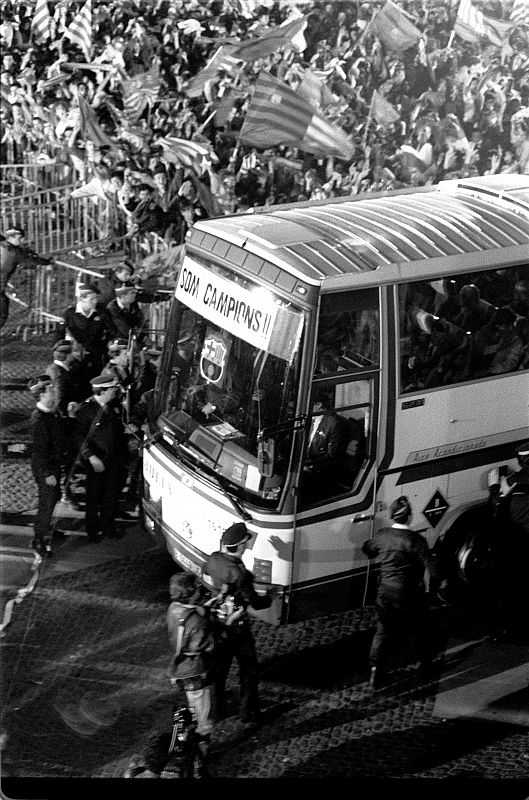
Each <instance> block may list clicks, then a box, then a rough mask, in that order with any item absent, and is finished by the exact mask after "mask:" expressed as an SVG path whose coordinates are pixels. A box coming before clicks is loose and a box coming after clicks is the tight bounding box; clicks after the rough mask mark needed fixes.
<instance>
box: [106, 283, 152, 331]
mask: <svg viewBox="0 0 529 800" xmlns="http://www.w3.org/2000/svg"><path fill="white" fill-rule="evenodd" d="M115 293H116V297H115V298H114V300H111V301H110V303H109V304H108V305H107V307H106V308H105V310H104V311H103V317H104V320H105V326H106V328H107V330H108V332H109V335H110V336H111V337H112V338H115V339H117V338H122V339H127V340H128V338H129V334H130V333H131V331H132V332H133V333H134V334H135V336H136V341H137V342H138V343H141V342H142V341H143V339H145V336H146V331H145V330H144V329H145V325H146V321H145V315H144V313H143V311H142V310H141V308H140V306H139V304H138V303H137V301H136V293H137V289H136V287H135V286H134V285H133V284H123V285H122V286H118V287H116V289H115Z"/></svg>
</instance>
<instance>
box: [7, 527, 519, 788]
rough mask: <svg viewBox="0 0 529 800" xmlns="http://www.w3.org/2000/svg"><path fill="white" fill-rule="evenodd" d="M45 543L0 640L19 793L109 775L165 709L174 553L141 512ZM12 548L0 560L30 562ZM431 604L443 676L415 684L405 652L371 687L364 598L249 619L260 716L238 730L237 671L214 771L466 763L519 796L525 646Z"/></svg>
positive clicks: (417, 768)
mask: <svg viewBox="0 0 529 800" xmlns="http://www.w3.org/2000/svg"><path fill="white" fill-rule="evenodd" d="M70 524H71V525H72V527H74V524H75V523H70ZM30 536H31V531H30V529H22V530H20V529H18V530H17V529H14V530H13V529H12V528H6V527H5V526H4V528H3V530H2V544H3V546H5V547H9V548H11V552H12V555H15V556H16V555H17V552H18V551H16V550H15V548H17V547H19V548H20V550H21V552H20V553H19V555H20V557H21V558H24V557H25V555H26V553H27V552H28V547H29V541H30ZM56 549H57V553H56V557H55V558H54V559H52V560H51V561H49V562H48V561H46V562H43V565H41V574H40V577H39V580H38V583H37V585H36V588H35V589H34V591H33V592H32V593H31V595H29V596H28V597H26V598H25V600H24V601H23V602H22V603H20V605H18V606H16V608H15V609H14V614H13V618H12V621H11V623H10V625H9V626H8V627H7V628H6V631H5V635H4V637H3V639H2V640H1V647H2V672H3V676H2V677H3V680H2V706H3V709H4V711H3V722H2V724H3V727H4V730H5V732H6V733H7V737H8V738H7V746H6V749H5V753H4V758H3V767H2V770H3V774H4V775H5V774H6V773H8V774H10V775H12V776H17V777H14V778H13V782H14V785H15V788H16V787H17V786H18V787H19V789H20V787H22V791H26V790H27V791H34V790H35V786H34V785H32V784H31V783H29V784H28V783H27V781H25V780H24V779H25V778H27V779H30V781H31V779H34V780H36V781H37V787H38V789H39V793H37V794H23V793H22V794H19V795H18V796H21V797H28V798H29V797H44V796H46V795H45V794H43V791H44V789H43V788H42V785H44V787H46V785H47V781H48V780H49V779H55V783H54V784H53V786H54V790H56V789H57V784H58V785H59V786H60V787H64V785H65V782H64V780H63V779H65V778H68V779H69V780H73V779H86V778H88V777H100V778H107V779H111V778H116V777H120V776H121V774H122V772H123V769H124V768H125V767H126V765H127V763H128V761H129V759H130V757H131V756H132V755H133V754H134V753H137V752H139V751H140V750H141V748H142V747H143V745H144V743H145V741H146V737H147V735H148V734H149V732H152V731H154V730H159V729H160V728H163V727H165V726H166V725H168V724H169V720H170V709H171V703H172V695H171V690H170V688H169V687H168V686H167V679H166V667H167V661H168V651H167V642H166V633H165V620H164V613H165V609H166V606H167V602H168V596H167V589H166V587H167V582H168V578H169V576H170V575H171V574H172V572H173V571H174V570H175V568H176V567H175V565H174V564H173V562H172V561H171V560H170V559H169V557H168V555H167V554H166V553H165V552H163V551H162V550H161V549H159V548H157V547H156V546H154V545H153V543H152V541H151V540H150V538H149V537H148V535H147V534H145V533H144V532H143V531H141V529H140V528H139V526H134V527H129V528H128V530H127V533H126V535H125V537H124V538H123V539H121V540H119V541H106V542H103V543H102V544H100V545H92V544H89V543H88V542H87V541H86V540H85V539H84V537H82V536H81V535H79V531H77V532H76V531H75V530H74V532H73V534H72V535H71V536H69V537H68V538H67V539H66V540H64V541H63V542H62V543H60V544H58V546H57V548H56ZM15 564H16V562H15V561H12V560H10V561H9V562H8V571H7V573H4V574H5V575H6V576H8V575H11V576H13V575H15V576H16V575H17V572H16V569H20V570H22V571H23V570H24V569H27V563H26V562H23V563H22V562H21V565H19V566H17V567H16V569H15V566H14V565H15ZM28 574H30V572H28ZM9 580H12V581H16V577H15V578H13V577H11V578H9ZM438 615H439V617H440V622H441V627H442V628H443V629H444V630H445V632H446V633H447V638H446V643H445V655H446V659H447V665H446V668H445V669H444V671H443V672H442V674H441V675H440V678H439V680H438V681H435V682H431V683H429V684H421V683H420V682H417V681H416V680H415V677H414V672H413V671H412V670H410V669H404V668H403V669H401V670H400V672H398V673H397V677H398V680H396V682H395V684H394V685H393V686H392V687H391V688H390V689H389V690H388V691H386V692H383V693H380V694H377V695H375V696H373V695H371V694H370V693H369V690H368V687H367V652H368V648H369V642H370V638H371V626H372V610H370V609H367V610H364V611H360V612H351V613H349V614H344V615H334V616H330V617H327V618H325V619H323V620H315V621H311V622H305V623H299V624H296V625H293V626H289V627H288V628H282V629H273V628H270V627H269V626H267V625H264V624H262V623H259V622H255V635H256V640H257V645H258V651H259V657H260V661H261V665H262V680H261V686H262V699H263V704H264V706H265V719H264V724H263V726H262V727H261V728H259V729H256V730H255V731H253V733H251V735H250V733H249V732H248V731H243V730H242V728H241V726H240V724H239V723H238V721H237V717H236V710H237V708H236V703H237V684H236V674H235V673H232V674H231V675H230V681H231V688H232V692H233V703H232V707H231V716H230V717H228V719H227V720H225V721H223V722H222V723H220V724H218V725H217V727H216V729H215V732H214V735H213V747H214V757H213V760H212V763H211V773H212V776H213V777H222V778H228V777H232V778H233V777H245V778H283V779H286V778H296V779H307V780H308V779H312V778H322V777H325V778H329V779H330V778H342V779H348V780H352V781H363V780H368V781H371V780H374V779H375V778H387V779H399V780H401V779H405V780H407V781H410V780H412V779H427V778H430V779H433V778H455V779H460V780H462V779H463V778H466V779H470V778H472V779H473V780H478V781H479V780H480V779H486V781H487V785H491V784H490V782H492V783H494V782H495V781H496V780H501V781H502V792H501V795H498V796H502V797H510V796H512V797H519V798H520V800H521V798H524V797H527V796H528V795H529V748H528V746H527V742H528V731H529V719H528V713H527V709H528V706H529V703H528V700H529V696H528V689H527V686H528V675H529V673H528V666H527V648H526V647H524V646H522V645H519V644H518V645H517V644H502V645H493V644H492V643H491V641H490V639H489V638H487V636H486V629H485V627H484V625H483V619H482V618H481V617H480V616H479V614H478V613H476V609H466V610H463V611H460V612H458V613H455V612H453V611H449V610H446V609H441V610H439V611H438ZM21 779H22V780H21ZM6 780H8V779H6ZM13 782H12V784H9V780H8V782H7V784H6V783H5V781H4V784H3V788H4V790H5V791H7V789H6V787H9V786H12V785H13ZM129 783H130V782H128V783H127V786H129ZM163 783H165V782H163ZM66 784H67V785H69V784H68V782H66ZM137 785H138V784H137V782H134V786H137ZM504 785H505V787H506V788H503V787H504ZM157 786H158V784H157ZM508 790H509V791H510V790H512V791H513V792H518V793H515V794H509V793H508ZM130 791H138V790H137V789H135V790H132V788H131V789H130ZM480 791H481V792H482V789H480ZM157 792H158V790H157ZM8 796H10V795H9V792H8ZM12 796H17V795H16V794H13V795H12ZM51 796H55V795H53V794H52V795H51Z"/></svg>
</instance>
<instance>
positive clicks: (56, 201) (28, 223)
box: [0, 184, 124, 255]
mask: <svg viewBox="0 0 529 800" xmlns="http://www.w3.org/2000/svg"><path fill="white" fill-rule="evenodd" d="M74 188H75V186H74V185H72V184H70V185H69V186H62V187H57V189H44V190H42V191H40V192H33V193H31V194H23V195H20V196H18V197H10V198H8V199H5V198H4V199H3V201H2V203H1V210H0V226H1V230H3V231H5V230H7V229H8V228H10V227H13V226H19V227H22V228H23V229H24V231H25V238H26V241H27V244H28V245H29V247H31V248H32V249H33V250H35V251H36V252H38V253H40V254H41V255H47V254H48V253H60V252H65V251H68V250H75V249H80V248H82V247H83V246H86V245H88V244H93V243H95V242H102V241H104V240H108V239H114V238H116V237H117V236H119V235H120V234H121V232H122V229H123V224H124V223H123V220H122V217H121V215H120V214H119V213H118V210H117V209H116V207H115V206H114V205H113V204H112V203H111V202H107V201H104V200H101V199H99V201H98V202H95V201H94V198H93V197H76V198H73V197H70V195H69V192H70V191H71V190H73V189H74Z"/></svg>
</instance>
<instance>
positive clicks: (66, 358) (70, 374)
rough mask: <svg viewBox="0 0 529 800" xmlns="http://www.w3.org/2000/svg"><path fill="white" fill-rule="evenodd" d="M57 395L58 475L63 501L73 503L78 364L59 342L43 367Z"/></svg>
mask: <svg viewBox="0 0 529 800" xmlns="http://www.w3.org/2000/svg"><path fill="white" fill-rule="evenodd" d="M46 374H47V375H49V376H50V378H51V379H52V381H53V384H54V386H55V389H56V391H57V412H58V415H59V417H60V419H61V422H62V425H63V430H64V438H65V442H66V447H65V451H64V459H63V462H62V465H61V471H62V475H63V479H64V489H63V500H70V501H72V502H73V501H74V498H73V497H72V495H71V492H70V481H71V469H72V466H73V463H74V461H75V447H74V442H73V427H74V422H73V416H74V408H76V407H77V404H78V403H79V402H80V401H81V400H82V399H83V394H82V388H81V385H80V383H79V361H78V360H77V359H76V357H75V354H74V352H73V342H71V341H69V340H68V339H60V340H59V341H58V342H56V343H55V345H54V347H53V362H52V363H51V364H49V365H48V366H47V367H46Z"/></svg>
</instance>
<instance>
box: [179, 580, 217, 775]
mask: <svg viewBox="0 0 529 800" xmlns="http://www.w3.org/2000/svg"><path fill="white" fill-rule="evenodd" d="M169 593H170V595H171V605H170V606H169V608H168V610H167V627H168V631H169V640H170V642H171V648H172V658H171V668H170V673H171V683H172V684H173V685H175V686H178V687H179V688H180V689H182V690H183V691H184V692H185V695H186V698H187V703H188V705H189V708H190V709H191V711H192V712H193V714H194V716H195V719H196V725H197V728H196V731H197V735H198V746H199V750H200V753H201V757H202V764H203V766H205V762H206V760H207V756H208V753H209V742H210V735H211V731H212V730H213V707H214V687H213V652H214V646H215V642H214V637H213V626H212V623H211V618H210V611H209V608H207V607H206V605H205V604H204V600H205V599H206V591H205V589H204V587H203V586H202V584H201V582H200V580H199V579H198V578H197V577H196V576H195V575H190V574H189V573H186V572H183V573H179V574H177V575H173V576H172V577H171V580H170V582H169Z"/></svg>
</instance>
